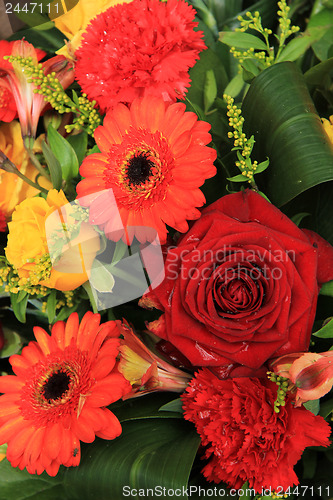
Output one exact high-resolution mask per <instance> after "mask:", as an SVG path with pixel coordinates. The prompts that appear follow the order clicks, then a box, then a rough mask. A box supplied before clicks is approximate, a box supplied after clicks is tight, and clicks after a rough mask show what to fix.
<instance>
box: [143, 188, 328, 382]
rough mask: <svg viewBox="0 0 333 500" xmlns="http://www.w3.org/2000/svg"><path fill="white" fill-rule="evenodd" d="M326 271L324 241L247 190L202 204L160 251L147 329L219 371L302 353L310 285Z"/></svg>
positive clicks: (147, 299)
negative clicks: (160, 269)
mask: <svg viewBox="0 0 333 500" xmlns="http://www.w3.org/2000/svg"><path fill="white" fill-rule="evenodd" d="M331 279H333V248H332V247H331V246H330V245H329V244H328V243H327V242H326V241H325V240H323V239H322V238H321V237H320V236H318V235H316V234H315V233H312V232H311V231H302V230H301V229H299V228H298V227H297V226H296V225H295V224H294V223H293V222H292V221H291V220H290V219H288V217H286V216H285V215H284V214H283V213H282V212H280V210H278V209H277V208H276V207H274V206H273V205H272V204H270V203H269V202H267V201H266V200H265V199H264V198H263V197H262V196H260V195H259V194H257V193H255V192H253V191H246V192H241V193H237V194H231V195H228V196H224V197H223V198H221V199H220V200H218V201H216V202H215V203H213V204H212V205H210V206H208V207H207V208H205V209H204V210H203V212H202V216H201V218H200V219H199V220H198V221H196V222H195V223H194V224H193V226H192V228H191V229H190V231H188V233H186V235H184V237H182V238H181V239H180V241H179V243H178V245H177V247H176V248H170V249H169V251H168V254H167V257H166V263H165V279H164V281H163V282H162V283H161V284H160V285H159V286H158V287H157V288H155V289H154V290H153V291H152V292H149V293H148V294H147V295H145V296H144V297H143V298H142V299H141V305H143V306H145V307H152V306H153V307H157V308H158V309H161V310H162V311H164V315H162V317H161V318H160V319H159V320H157V321H154V322H152V323H150V324H149V325H148V328H149V329H150V330H151V331H153V332H154V333H155V334H156V335H158V336H160V337H161V338H163V339H165V340H168V341H170V342H171V343H172V344H174V345H175V347H176V348H177V349H179V351H180V352H181V353H182V354H184V355H185V356H186V357H187V358H188V359H189V360H190V361H191V363H192V364H193V365H196V366H208V365H209V366H215V367H219V371H220V375H221V376H222V374H223V375H228V373H230V371H231V369H232V368H233V367H234V366H235V365H236V366H239V365H243V366H245V367H248V368H250V369H258V368H260V367H261V366H262V365H263V363H265V361H266V360H267V359H269V358H271V357H278V356H281V355H283V354H287V353H291V352H300V351H306V350H307V349H308V346H309V339H310V335H311V329H312V325H313V321H314V316H315V311H316V303H317V296H318V291H319V286H318V285H320V283H323V282H326V281H329V280H331ZM243 371H244V370H243ZM240 373H241V372H238V374H237V375H236V376H239V375H240ZM243 374H245V373H242V375H243Z"/></svg>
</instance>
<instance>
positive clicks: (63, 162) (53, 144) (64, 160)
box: [47, 123, 79, 181]
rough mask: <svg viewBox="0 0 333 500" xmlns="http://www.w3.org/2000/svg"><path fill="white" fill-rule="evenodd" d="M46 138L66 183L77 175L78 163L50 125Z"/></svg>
mask: <svg viewBox="0 0 333 500" xmlns="http://www.w3.org/2000/svg"><path fill="white" fill-rule="evenodd" d="M47 138H48V141H49V145H50V148H51V150H52V152H53V154H54V156H55V157H56V158H57V159H58V161H59V163H60V166H61V172H62V178H63V179H65V180H66V181H68V180H70V179H72V178H73V177H76V176H77V174H78V173H79V162H78V159H77V156H76V153H75V151H74V149H73V148H72V146H71V145H70V144H69V142H68V141H66V139H65V138H64V137H62V135H60V134H59V132H57V130H56V129H55V128H54V127H53V125H52V123H50V124H49V126H48V128H47Z"/></svg>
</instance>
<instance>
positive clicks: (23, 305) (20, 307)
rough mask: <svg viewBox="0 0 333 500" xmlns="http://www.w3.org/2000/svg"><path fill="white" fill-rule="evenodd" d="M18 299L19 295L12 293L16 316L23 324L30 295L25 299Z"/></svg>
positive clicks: (12, 303) (11, 297) (11, 298)
mask: <svg viewBox="0 0 333 500" xmlns="http://www.w3.org/2000/svg"><path fill="white" fill-rule="evenodd" d="M18 299H19V297H18V294H17V293H10V301H11V305H12V309H13V312H14V314H15V316H16V318H17V319H18V320H19V321H20V322H21V323H25V322H26V310H27V305H28V299H29V295H28V294H27V293H26V295H25V296H24V298H23V299H22V298H21V300H18Z"/></svg>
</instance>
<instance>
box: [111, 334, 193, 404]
mask: <svg viewBox="0 0 333 500" xmlns="http://www.w3.org/2000/svg"><path fill="white" fill-rule="evenodd" d="M122 334H123V336H124V340H123V341H122V342H121V347H120V349H119V351H120V361H119V367H118V369H119V371H120V373H122V374H123V375H124V377H125V378H126V379H127V380H128V381H129V382H130V383H131V385H132V392H131V393H129V394H127V395H126V396H125V397H124V398H123V399H128V398H132V397H137V396H141V395H143V394H146V393H148V392H154V391H172V392H183V391H184V390H185V389H186V387H187V385H188V383H189V381H190V380H191V378H192V375H189V374H188V373H185V372H183V371H181V370H179V369H178V368H175V367H174V366H172V365H170V364H169V363H167V362H166V361H163V360H162V359H161V358H160V357H159V356H157V355H156V354H154V353H153V352H152V351H150V350H149V349H148V348H147V347H146V346H145V345H144V344H143V342H141V340H140V339H139V338H138V337H137V336H136V335H135V334H134V333H133V331H132V330H131V328H130V327H129V326H128V325H127V324H123V326H122Z"/></svg>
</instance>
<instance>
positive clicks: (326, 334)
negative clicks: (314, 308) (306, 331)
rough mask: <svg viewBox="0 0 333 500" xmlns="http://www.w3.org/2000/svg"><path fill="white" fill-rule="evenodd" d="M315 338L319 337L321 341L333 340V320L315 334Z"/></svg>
mask: <svg viewBox="0 0 333 500" xmlns="http://www.w3.org/2000/svg"><path fill="white" fill-rule="evenodd" d="M312 335H314V336H315V337H319V338H321V339H331V338H333V318H332V319H331V320H330V321H329V322H328V323H326V325H325V326H323V327H322V328H321V329H320V330H318V331H317V332H315V333H313V334H312Z"/></svg>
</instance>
